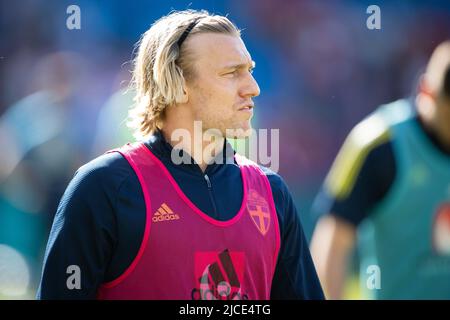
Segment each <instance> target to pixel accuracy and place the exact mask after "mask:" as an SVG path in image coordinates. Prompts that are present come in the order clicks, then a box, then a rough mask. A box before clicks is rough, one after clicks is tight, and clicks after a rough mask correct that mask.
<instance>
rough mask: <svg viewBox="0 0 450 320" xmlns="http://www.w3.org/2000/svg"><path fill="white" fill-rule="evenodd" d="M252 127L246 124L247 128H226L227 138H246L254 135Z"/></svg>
mask: <svg viewBox="0 0 450 320" xmlns="http://www.w3.org/2000/svg"><path fill="white" fill-rule="evenodd" d="M252 130H253V129H252V127H251V126H246V127H245V128H237V129H226V131H225V136H226V137H227V139H245V138H248V137H250V136H251V135H252Z"/></svg>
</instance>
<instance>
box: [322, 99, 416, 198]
mask: <svg viewBox="0 0 450 320" xmlns="http://www.w3.org/2000/svg"><path fill="white" fill-rule="evenodd" d="M410 110H411V108H410V106H409V104H408V102H406V101H405V100H398V101H395V102H393V103H390V104H386V105H382V106H380V107H378V108H377V109H376V110H375V111H374V112H373V113H371V114H370V115H368V116H367V117H366V118H364V119H363V120H362V121H360V122H359V123H358V124H357V125H356V126H355V127H354V128H353V129H352V130H351V131H350V133H349V134H348V136H347V138H346V139H345V141H344V144H343V145H342V147H341V149H340V150H339V153H338V155H337V156H336V158H335V160H334V162H333V165H332V167H331V170H330V172H329V173H328V175H327V177H326V180H325V187H326V188H327V192H328V193H329V194H331V195H332V196H334V197H336V198H345V197H346V196H347V195H348V194H349V192H350V191H351V190H352V188H353V186H354V185H355V182H356V179H357V177H358V176H359V175H360V173H361V170H362V168H363V166H364V164H366V162H367V161H369V160H370V159H372V160H376V161H377V162H379V164H382V163H383V157H385V158H386V160H389V159H390V158H391V157H392V155H391V150H392V148H391V141H392V139H393V130H392V128H393V126H395V125H396V124H398V123H401V122H404V121H406V120H408V119H410V118H411V115H412V113H411V112H410ZM388 158H389V159H388ZM372 160H371V161H372ZM366 167H367V166H366Z"/></svg>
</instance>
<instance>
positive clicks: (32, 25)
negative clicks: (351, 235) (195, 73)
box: [0, 0, 450, 298]
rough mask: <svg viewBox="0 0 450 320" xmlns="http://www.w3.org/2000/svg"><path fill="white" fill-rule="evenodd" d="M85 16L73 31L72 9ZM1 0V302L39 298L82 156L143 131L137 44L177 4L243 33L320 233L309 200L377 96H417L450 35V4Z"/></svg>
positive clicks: (291, 170)
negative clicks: (371, 25)
mask: <svg viewBox="0 0 450 320" xmlns="http://www.w3.org/2000/svg"><path fill="white" fill-rule="evenodd" d="M71 4H76V5H78V6H79V7H80V10H81V29H80V30H69V29H67V27H66V19H67V17H68V16H69V15H68V14H67V13H66V9H67V7H68V6H69V5H71ZM370 4H371V3H370V2H369V1H356V0H355V1H346V2H345V3H344V2H341V1H298V0H283V1H276V0H247V1H237V0H235V1H233V0H227V1H206V0H205V1H193V0H190V1H88V0H77V1H43V0H20V1H0V38H1V41H0V298H33V297H34V292H35V290H36V285H37V282H38V279H39V276H40V272H41V269H40V268H41V263H42V258H43V252H44V249H45V244H46V240H47V237H48V232H49V230H50V227H51V223H52V219H53V216H54V214H55V212H56V209H57V205H58V202H59V199H60V198H61V196H62V194H63V192H64V189H65V187H66V186H67V183H68V182H69V181H70V179H71V178H72V177H73V174H74V173H75V171H76V170H77V168H78V167H80V166H81V165H82V164H83V163H85V162H87V161H89V160H90V159H92V158H94V157H96V156H98V155H99V154H101V153H103V152H105V151H107V150H108V149H110V148H113V147H115V146H119V145H121V144H123V143H125V142H127V141H130V140H131V139H132V136H131V133H130V132H128V129H127V127H126V121H125V118H126V116H127V110H128V108H129V107H130V106H131V104H132V92H130V91H128V90H127V85H128V81H129V80H130V72H129V71H130V70H131V62H130V61H131V59H132V57H133V48H134V44H135V43H136V42H137V41H138V40H139V37H140V34H141V33H143V32H145V31H146V30H147V29H148V28H149V26H150V25H151V23H152V22H153V21H154V20H155V19H156V18H158V17H160V16H161V15H163V14H166V13H168V12H169V11H170V10H172V9H180V10H181V9H186V8H192V9H206V10H208V11H210V12H217V13H220V14H227V13H229V17H230V18H231V19H232V20H233V21H234V22H235V23H236V24H237V25H238V27H240V28H242V29H243V32H242V33H243V38H244V41H245V42H246V44H247V47H248V49H249V51H250V53H251V54H252V56H253V59H254V60H255V61H256V65H257V68H256V69H255V73H254V76H255V78H256V80H257V81H258V83H259V85H260V87H261V95H260V97H258V98H257V99H256V114H257V115H256V116H255V122H254V127H256V128H268V129H270V128H275V129H280V140H281V143H280V172H279V173H280V174H281V175H282V176H283V177H284V178H285V180H286V181H287V183H288V185H289V187H290V188H291V190H292V192H293V195H294V196H295V198H296V203H297V206H298V209H299V211H300V214H301V218H302V221H303V224H304V228H305V231H306V234H307V236H308V238H309V237H310V235H311V231H312V228H313V225H314V219H313V218H312V217H311V215H310V214H309V210H310V205H311V203H312V200H313V198H314V196H315V194H316V193H317V191H318V189H319V187H320V184H321V183H322V181H323V179H324V177H325V175H326V173H327V170H328V168H329V167H330V165H331V163H332V161H333V158H334V156H335V155H336V153H337V151H338V149H339V147H340V145H341V144H342V141H343V140H344V138H345V136H346V135H347V133H348V131H349V130H350V129H351V127H352V126H353V125H355V124H356V123H357V122H358V121H360V120H361V119H362V118H363V117H364V116H365V115H367V114H368V113H369V112H371V111H372V110H374V109H375V108H376V107H377V106H378V105H379V104H382V103H386V102H389V101H392V100H394V99H397V98H400V97H405V96H408V95H411V94H412V93H413V92H414V90H415V86H416V83H417V80H418V77H419V76H420V73H421V71H423V68H424V66H425V63H426V61H427V58H428V57H429V55H430V53H431V51H432V50H433V49H434V47H435V46H436V45H437V44H438V43H439V42H441V41H442V40H444V39H448V38H450V2H448V1H426V2H423V1H395V2H391V1H388V2H386V3H384V2H382V1H379V2H378V5H379V6H380V8H381V26H382V28H381V30H369V29H367V27H366V19H367V18H368V16H369V15H368V14H367V13H366V8H367V7H368V6H369V5H370Z"/></svg>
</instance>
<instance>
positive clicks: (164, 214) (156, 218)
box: [152, 202, 180, 222]
mask: <svg viewBox="0 0 450 320" xmlns="http://www.w3.org/2000/svg"><path fill="white" fill-rule="evenodd" d="M178 219H180V216H179V215H177V214H176V213H173V211H172V209H170V208H169V206H168V205H167V204H166V203H165V202H164V203H163V204H162V205H161V206H160V207H159V209H158V210H156V212H155V213H154V214H153V218H152V221H153V222H161V221H169V220H178Z"/></svg>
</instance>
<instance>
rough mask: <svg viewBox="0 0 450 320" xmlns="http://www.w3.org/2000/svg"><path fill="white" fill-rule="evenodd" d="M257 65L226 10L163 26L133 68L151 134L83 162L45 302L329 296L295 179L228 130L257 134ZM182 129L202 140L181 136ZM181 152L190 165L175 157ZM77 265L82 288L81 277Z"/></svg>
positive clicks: (179, 15) (140, 114) (143, 130)
mask: <svg viewBox="0 0 450 320" xmlns="http://www.w3.org/2000/svg"><path fill="white" fill-rule="evenodd" d="M253 68H254V62H253V61H252V59H251V57H250V54H249V53H248V51H247V49H246V47H245V45H244V43H243V41H242V39H241V36H240V31H239V30H238V29H237V28H236V26H235V25H234V24H232V23H231V22H230V21H229V20H228V19H227V18H225V17H223V16H217V15H210V14H209V13H208V12H206V11H191V10H189V11H181V12H173V13H171V14H170V15H168V16H165V17H163V18H161V19H159V20H158V21H157V22H156V23H155V24H153V26H152V27H151V28H150V29H149V30H148V31H147V32H146V33H145V34H144V35H143V37H142V39H141V42H140V45H139V50H138V54H137V57H136V60H135V69H134V81H135V82H134V83H135V89H136V106H135V108H134V109H133V110H132V113H131V116H132V120H134V127H135V128H136V129H137V133H138V135H139V136H140V137H141V139H142V141H140V142H138V143H134V144H129V145H126V146H124V147H122V148H120V149H115V150H113V151H111V152H108V153H106V154H104V155H102V156H100V157H98V158H96V159H94V160H93V161H91V162H89V163H88V164H86V165H84V166H83V167H81V168H80V169H79V170H78V171H77V173H76V175H75V177H74V179H73V180H72V181H71V183H70V184H69V186H68V187H67V189H66V192H65V194H64V196H63V198H62V200H61V202H60V205H59V207H58V210H57V214H56V217H55V220H54V223H53V227H52V230H51V234H50V237H49V240H48V245H47V250H46V255H45V259H44V267H43V274H42V280H41V284H40V288H39V290H38V294H37V297H38V298H40V299H95V298H99V299H185V300H190V299H194V300H197V299H208V300H209V299H252V300H253V299H323V293H322V289H321V287H320V283H319V280H318V278H317V275H316V272H315V269H314V265H313V262H312V259H311V256H310V253H309V248H308V246H307V242H306V239H305V235H304V233H303V229H302V224H301V222H300V220H299V217H298V214H297V211H296V208H295V205H294V202H293V199H292V196H291V194H290V192H289V190H288V188H287V186H286V184H285V183H284V182H283V180H282V179H281V177H280V176H279V175H277V174H276V173H274V172H271V171H270V170H268V169H266V168H264V167H260V166H258V165H256V164H255V163H253V162H250V161H249V160H247V159H245V158H244V157H242V156H239V155H238V154H234V152H229V151H233V150H232V149H231V148H230V147H229V144H228V143H227V141H226V139H225V138H224V137H227V135H226V130H227V129H240V130H242V131H241V135H240V136H239V137H240V138H244V137H246V135H247V134H248V132H249V131H251V118H252V115H253V101H252V99H253V98H254V97H256V96H258V95H259V87H258V84H257V83H256V81H255V79H254V78H253V76H252V70H253ZM196 120H199V121H202V125H203V131H204V130H207V129H213V128H214V129H216V130H218V131H219V132H220V134H216V135H215V136H214V144H215V147H216V148H214V149H215V150H216V151H217V152H214V153H213V154H210V155H209V157H208V158H207V159H202V155H203V154H204V153H203V152H200V157H199V156H198V153H196V152H195V151H194V150H196V149H197V148H200V150H202V151H203V148H204V147H205V145H204V144H203V143H202V141H200V142H199V143H198V142H196V140H197V139H198V137H197V138H196V137H195V136H194V121H196ZM177 129H183V130H185V131H187V132H188V133H189V134H190V135H189V137H191V139H193V140H190V142H189V141H188V140H189V139H188V140H184V139H183V140H182V143H181V144H180V143H177V144H176V146H174V144H175V143H176V142H177V141H176V140H173V139H174V138H173V136H172V133H174V132H175V131H176V130H177ZM202 133H203V132H202ZM196 134H198V133H196ZM192 137H193V138H192ZM233 137H235V136H234V135H233ZM191 142H192V143H191ZM208 145H209V143H208ZM174 153H175V154H179V155H180V156H181V157H183V159H187V160H188V161H187V162H182V163H179V164H177V163H175V162H174V161H173V154H174ZM73 266H76V267H77V268H78V269H79V271H80V272H79V285H78V286H77V285H76V284H75V287H69V286H68V280H70V279H69V277H70V276H71V275H70V274H68V273H67V272H68V268H69V267H73Z"/></svg>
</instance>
